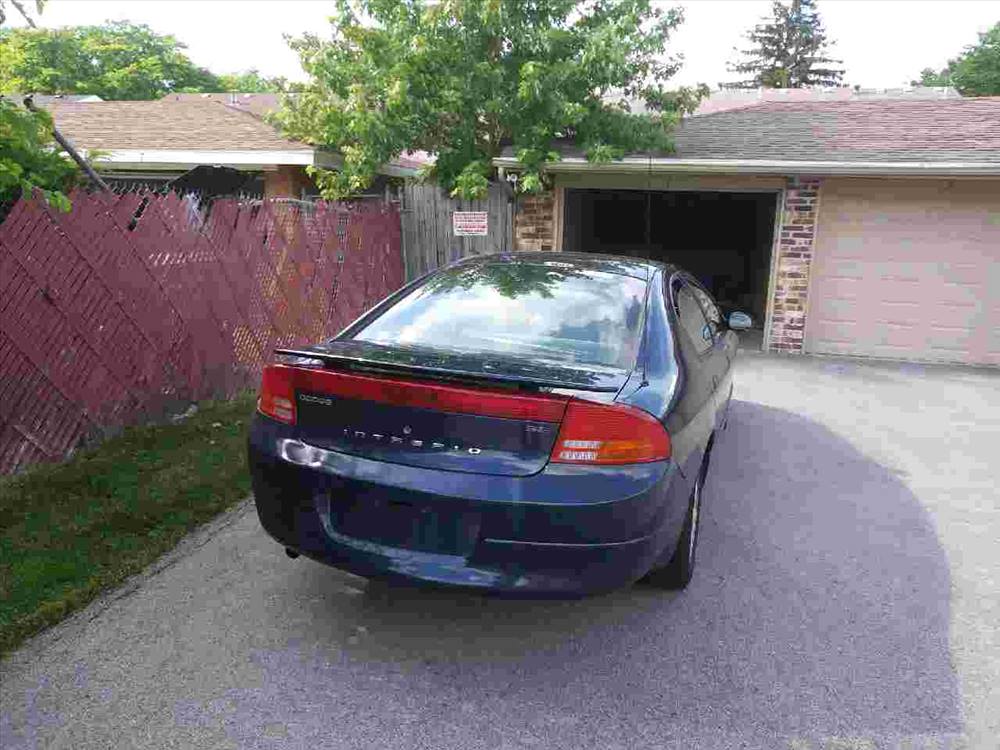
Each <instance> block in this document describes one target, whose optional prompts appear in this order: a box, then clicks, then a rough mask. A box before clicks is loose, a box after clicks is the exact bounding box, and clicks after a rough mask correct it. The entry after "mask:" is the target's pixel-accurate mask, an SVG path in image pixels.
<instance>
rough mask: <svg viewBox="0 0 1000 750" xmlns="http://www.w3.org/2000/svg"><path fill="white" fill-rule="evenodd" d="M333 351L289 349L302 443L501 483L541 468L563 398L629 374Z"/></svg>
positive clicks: (597, 390) (606, 386)
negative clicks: (483, 476)
mask: <svg viewBox="0 0 1000 750" xmlns="http://www.w3.org/2000/svg"><path fill="white" fill-rule="evenodd" d="M332 349H333V350H334V351H333V352H331V347H330V346H327V347H314V348H309V349H303V350H294V356H296V357H299V358H300V359H298V360H297V362H298V365H297V366H293V367H290V368H289V370H290V371H291V374H290V377H291V379H292V386H293V389H294V393H295V424H296V431H297V432H298V434H299V437H300V439H302V440H303V441H305V442H307V443H309V444H312V445H316V446H318V447H323V448H328V449H330V450H336V451H339V452H343V453H348V454H353V455H357V456H363V457H365V458H372V459H375V460H379V461H387V462H392V463H400V464H406V465H410V466H419V467H426V468H435V469H445V470H449V471H462V472H472V473H481V474H492V475H504V476H527V475H530V474H534V473H536V472H538V471H540V470H541V469H542V468H543V467H544V466H545V464H546V463H547V461H548V460H549V456H550V454H551V453H552V447H553V445H554V444H555V440H556V437H557V435H558V433H559V425H560V423H561V421H562V418H563V415H564V413H565V410H566V405H567V403H568V402H569V400H570V398H571V397H572V396H573V395H574V394H580V393H581V392H583V391H584V390H586V389H588V388H589V389H592V392H591V395H592V396H594V397H597V398H601V397H602V396H601V394H603V399H610V398H613V395H614V393H615V392H616V391H617V390H618V389H619V388H620V387H621V383H623V382H624V381H625V378H626V377H627V373H621V374H617V375H616V376H614V377H613V376H612V374H611V373H610V372H604V373H602V374H601V375H600V377H599V378H596V379H595V377H594V376H593V375H592V374H588V373H587V372H586V371H581V372H572V371H571V370H572V368H565V367H552V366H545V365H537V366H534V367H532V366H529V365H528V364H527V363H520V364H519V366H518V367H517V368H515V369H516V371H515V372H514V373H513V375H511V374H510V370H511V368H510V367H504V366H503V363H501V362H499V361H496V359H495V358H494V360H493V361H491V362H488V363H484V362H480V363H479V364H478V366H477V365H476V364H475V363H474V362H472V361H470V358H468V357H466V358H464V361H455V360H448V358H447V357H445V358H444V359H442V358H440V357H438V358H437V359H436V360H434V362H433V363H430V362H428V361H427V360H426V359H425V360H423V361H420V362H415V363H414V364H412V365H410V366H407V365H406V364H405V362H404V361H403V359H404V358H403V357H400V356H387V353H386V352H384V351H383V352H379V351H374V350H369V351H367V352H364V356H361V355H362V353H361V352H359V351H356V350H355V349H349V351H348V352H344V351H343V350H341V351H337V347H332ZM281 351H282V352H283V353H286V354H291V350H281ZM396 354H397V355H398V354H399V353H398V352H396ZM380 355H382V356H380ZM408 356H409V358H410V359H414V358H415V357H416V355H415V354H414V353H412V352H410V353H409V355H408ZM306 357H308V358H309V359H303V358H306ZM445 360H447V361H445ZM483 364H489V365H490V367H489V368H488V369H487V368H484V367H483V366H482V365H483ZM303 365H306V366H303ZM542 383H546V385H542ZM581 386H583V388H581Z"/></svg>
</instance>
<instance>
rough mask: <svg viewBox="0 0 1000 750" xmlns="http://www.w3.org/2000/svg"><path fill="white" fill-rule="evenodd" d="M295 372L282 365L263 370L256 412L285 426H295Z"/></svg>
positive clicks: (270, 366)
mask: <svg viewBox="0 0 1000 750" xmlns="http://www.w3.org/2000/svg"><path fill="white" fill-rule="evenodd" d="M294 373H295V370H294V369H292V368H291V367H285V366H282V365H269V366H267V367H265V368H264V377H263V380H262V381H261V384H260V398H258V399H257V410H258V411H259V412H260V413H261V414H265V415H267V416H269V417H270V418H271V419H277V420H278V421H279V422H284V423H286V424H295V385H294V383H293V382H292V381H293V378H294Z"/></svg>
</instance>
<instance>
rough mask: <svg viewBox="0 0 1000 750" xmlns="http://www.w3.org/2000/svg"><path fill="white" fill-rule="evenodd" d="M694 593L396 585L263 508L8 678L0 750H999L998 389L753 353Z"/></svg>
mask: <svg viewBox="0 0 1000 750" xmlns="http://www.w3.org/2000/svg"><path fill="white" fill-rule="evenodd" d="M737 397H738V398H739V399H740V401H739V402H738V403H736V404H735V405H734V414H733V419H732V420H731V423H730V428H729V430H728V432H727V433H726V434H725V436H724V437H723V439H721V440H720V442H719V444H718V447H717V453H716V455H715V456H714V459H713V465H712V473H711V475H710V479H709V482H708V485H707V487H706V495H705V502H706V505H705V508H704V524H705V525H704V527H703V529H702V536H701V540H700V543H699V544H700V548H699V562H698V569H697V570H696V573H695V579H694V581H693V582H692V584H691V586H690V587H689V588H688V590H687V591H685V592H683V593H681V594H672V593H664V592H660V591H656V590H653V589H649V588H645V587H642V586H637V587H634V588H631V589H629V590H623V591H619V592H616V593H614V594H611V595H607V596H603V597H597V598H592V599H587V600H583V601H569V602H567V601H563V602H539V601H510V600H497V599H488V598H481V597H470V596H468V595H463V594H456V593H448V592H440V591H435V592H430V591H419V590H394V589H391V588H388V587H385V586H382V585H376V584H369V583H367V582H365V581H364V580H362V579H359V578H355V577H353V576H350V575H347V574H344V573H340V572H338V571H335V570H332V569H328V568H325V567H323V566H320V565H317V564H315V563H312V562H309V561H305V560H298V561H294V562H293V561H291V560H288V559H287V558H286V557H285V556H284V554H283V552H282V551H281V549H280V548H279V547H278V546H277V545H276V544H274V543H273V542H271V541H270V540H269V539H267V538H266V536H265V535H264V534H263V532H262V531H261V530H260V528H259V526H258V523H257V520H256V517H255V515H254V513H253V511H252V507H251V506H250V505H248V504H244V505H242V506H240V507H239V508H237V509H236V510H235V511H233V512H232V513H230V514H227V515H226V516H224V517H222V518H220V519H219V520H217V521H216V522H214V523H212V524H210V525H209V526H208V527H206V528H205V529H202V530H201V531H199V532H198V533H196V534H194V535H192V536H191V537H190V538H188V539H187V540H186V541H185V542H184V543H183V544H182V546H181V547H180V548H179V549H178V550H177V551H175V552H174V553H172V554H171V555H169V556H167V557H166V558H164V559H163V560H161V561H160V562H159V563H158V564H157V565H156V566H154V568H153V569H152V570H151V571H149V572H147V574H145V575H144V576H141V577H138V578H137V579H136V580H134V581H132V582H131V583H130V585H129V586H127V587H126V588H125V589H123V590H120V591H118V592H115V593H114V594H112V595H110V596H108V597H105V598H104V599H102V600H101V601H99V602H97V603H95V605H93V606H92V607H90V608H88V609H87V610H85V611H84V612H82V613H80V614H79V615H78V616H76V617H74V618H72V619H71V620H69V621H68V622H66V623H64V624H63V625H61V626H59V627H57V628H54V629H53V630H51V631H49V632H47V633H45V634H43V635H42V636H40V637H38V638H36V639H35V640H34V641H32V642H31V643H29V644H28V645H27V646H26V647H25V648H24V649H22V650H21V651H20V652H18V653H17V654H15V655H14V656H12V657H11V658H10V659H8V660H7V661H6V662H4V663H3V664H2V665H0V688H2V693H0V746H2V747H3V748H4V750H13V749H14V748H32V747H39V748H41V747H46V748H47V747H67V748H69V747H72V748H90V747H95V748H103V747H115V748H118V747H123V748H125V747H127V748H147V747H148V748H161V747H164V748H167V747H169V748H173V747H178V748H180V747H198V748H216V747H218V748H254V749H256V748H276V749H278V748H280V749H285V748H325V747H330V748H368V747H378V748H381V747H391V748H411V747H413V748H416V747H420V748H435V749H440V748H522V747H541V748H563V747H565V748H589V747H593V748H602V749H604V748H615V747H619V748H639V747H649V748H706V749H711V750H715V749H716V748H762V749H763V748H794V749H796V750H811V749H813V748H815V749H817V750H818V749H819V748H823V750H827V749H831V750H832V749H833V748H837V749H838V750H844V749H846V748H893V750H896V749H897V748H898V749H899V750H903V749H904V748H905V749H906V750H911V749H912V750H923V749H924V748H946V747H947V748H975V750H979V749H980V748H983V749H984V750H994V749H995V748H997V747H1000V743H998V742H997V737H1000V711H997V710H996V707H998V706H1000V635H998V628H997V622H998V621H1000V612H998V602H1000V501H998V498H997V487H998V484H1000V482H998V479H1000V462H998V461H997V460H996V459H995V456H996V455H997V453H998V451H997V449H996V436H997V435H1000V373H997V372H996V371H976V370H971V369H959V368H938V367H919V366H913V365H894V364H865V363H856V362H851V361H846V360H832V359H819V358H817V359H813V358H795V359H793V358H775V357H767V356H763V355H754V354H746V355H743V356H742V358H741V361H740V364H739V374H738V385H737Z"/></svg>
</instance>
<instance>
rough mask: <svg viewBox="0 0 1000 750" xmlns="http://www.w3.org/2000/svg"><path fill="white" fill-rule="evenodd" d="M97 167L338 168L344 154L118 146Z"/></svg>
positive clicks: (391, 171)
mask: <svg viewBox="0 0 1000 750" xmlns="http://www.w3.org/2000/svg"><path fill="white" fill-rule="evenodd" d="M98 153H99V154H100V156H99V158H98V159H97V165H96V166H97V167H98V168H99V169H100V168H101V167H104V168H109V167H110V168H112V169H135V168H146V169H150V168H152V169H190V168H192V167H196V166H198V165H201V164H211V165H218V166H226V167H233V168H235V169H245V170H267V169H274V168H275V167H282V166H301V167H308V166H316V167H323V168H325V169H339V168H340V167H341V166H342V164H343V158H342V157H341V156H340V155H338V154H334V153H331V152H329V151H324V150H321V149H268V150H229V149H115V150H111V151H105V152H100V151H98ZM379 173H380V174H384V175H387V176H389V177H413V176H415V175H416V174H417V170H416V169H412V168H409V167H403V166H400V165H395V164H386V165H383V166H382V167H381V168H380V169H379Z"/></svg>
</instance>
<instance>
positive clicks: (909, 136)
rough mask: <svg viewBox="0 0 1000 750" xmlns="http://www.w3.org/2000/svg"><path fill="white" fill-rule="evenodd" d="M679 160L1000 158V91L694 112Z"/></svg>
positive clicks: (684, 129)
mask: <svg viewBox="0 0 1000 750" xmlns="http://www.w3.org/2000/svg"><path fill="white" fill-rule="evenodd" d="M675 144H676V149H677V151H676V154H675V156H676V157H677V158H679V159H775V160H778V159H780V160H792V161H798V160H801V161H872V162H913V161H921V162H932V161H941V162H962V161H974V162H992V161H996V162H1000V97H983V98H978V99H938V100H886V99H881V100H869V101H841V102H815V101H814V102H769V103H765V104H760V105H757V106H753V107H746V108H743V109H738V110H731V111H727V112H717V113H714V114H708V115H699V116H696V117H690V118H688V119H686V120H684V121H683V123H682V124H681V126H680V127H679V128H678V130H677V132H676V134H675Z"/></svg>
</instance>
